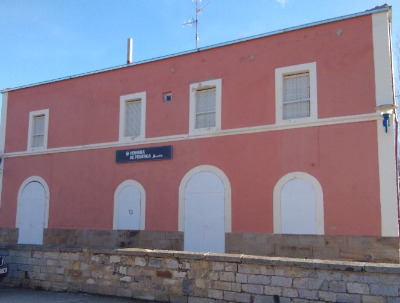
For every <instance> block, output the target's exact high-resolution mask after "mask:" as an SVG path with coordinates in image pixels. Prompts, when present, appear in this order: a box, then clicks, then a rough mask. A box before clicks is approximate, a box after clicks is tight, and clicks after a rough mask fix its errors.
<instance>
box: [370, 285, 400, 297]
mask: <svg viewBox="0 0 400 303" xmlns="http://www.w3.org/2000/svg"><path fill="white" fill-rule="evenodd" d="M370 288H371V294H372V295H378V296H388V297H398V296H399V286H398V285H384V284H373V285H371V286H370Z"/></svg>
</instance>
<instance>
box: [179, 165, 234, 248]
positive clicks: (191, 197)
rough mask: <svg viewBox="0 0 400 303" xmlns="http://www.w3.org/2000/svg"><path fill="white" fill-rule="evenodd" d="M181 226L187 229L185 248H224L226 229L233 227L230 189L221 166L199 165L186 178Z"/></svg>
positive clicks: (183, 229) (183, 187)
mask: <svg viewBox="0 0 400 303" xmlns="http://www.w3.org/2000/svg"><path fill="white" fill-rule="evenodd" d="M179 230H182V231H184V250H187V251H198V252H215V253H224V252H225V233H226V232H230V231H231V191H230V184H229V181H228V178H227V177H226V175H225V174H224V173H223V172H222V171H221V170H219V169H218V168H216V167H213V166H200V167H197V168H195V169H193V170H191V171H190V172H188V173H187V174H186V175H185V177H184V178H183V180H182V182H181V186H180V200H179Z"/></svg>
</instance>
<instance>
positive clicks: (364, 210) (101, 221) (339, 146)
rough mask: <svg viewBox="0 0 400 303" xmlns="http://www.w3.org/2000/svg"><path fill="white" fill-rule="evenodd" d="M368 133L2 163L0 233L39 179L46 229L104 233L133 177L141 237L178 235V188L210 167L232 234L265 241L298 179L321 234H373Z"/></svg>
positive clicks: (272, 135) (375, 199)
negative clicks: (288, 177) (312, 190)
mask: <svg viewBox="0 0 400 303" xmlns="http://www.w3.org/2000/svg"><path fill="white" fill-rule="evenodd" d="M375 132H376V122H364V123H354V124H351V125H335V126H323V127H311V128H305V129H293V130H290V131H273V132H267V133H258V134H245V135H237V136H228V137H219V138H210V139H202V140H190V141H179V142H174V143H173V144H172V145H173V159H172V160H163V161H155V162H141V163H124V164H117V163H115V160H114V159H115V149H114V148H108V149H103V150H89V151H80V152H68V153H58V154H49V155H41V156H29V157H21V158H10V159H6V161H5V170H4V176H5V178H4V180H5V183H4V191H3V196H2V198H3V205H2V208H1V210H0V226H15V217H14V216H9V214H10V213H12V214H15V210H16V198H17V196H16V194H17V192H18V188H19V185H20V184H21V183H22V182H23V181H24V180H25V179H26V178H28V177H29V176H32V175H39V176H41V177H42V178H44V179H45V180H46V182H47V183H48V185H49V187H50V190H51V192H50V216H49V218H50V219H49V227H50V228H112V218H113V207H114V206H113V205H114V192H115V190H116V188H117V187H118V185H119V184H120V183H122V182H123V181H124V180H127V179H134V180H136V181H137V182H139V183H140V184H141V185H142V186H143V187H144V189H145V191H146V198H147V209H146V229H151V230H177V228H178V226H177V222H178V193H179V184H180V182H181V180H182V178H183V177H184V175H185V174H186V173H187V172H188V171H189V170H190V169H192V168H194V167H196V166H198V165H203V164H208V165H214V166H217V167H218V168H220V169H221V170H222V171H224V172H225V174H226V175H227V176H228V178H229V181H230V183H231V187H232V222H233V226H232V231H233V232H264V233H272V232H273V215H272V214H273V209H272V205H273V201H272V193H273V190H274V186H275V184H276V183H277V182H278V180H279V179H280V178H281V177H282V176H284V175H285V174H287V173H289V172H293V171H302V172H307V173H309V174H311V175H313V176H314V177H316V178H317V179H318V180H319V182H320V184H321V186H322V189H323V194H324V207H325V233H326V234H357V235H376V236H378V235H379V231H380V211H379V210H380V205H379V190H378V188H377V185H376V184H378V174H377V171H378V167H377V164H376V163H377V148H376V142H375V140H374V138H376V134H375ZM360 134H363V135H360ZM374 135H375V137H374ZM366 150H368V152H366Z"/></svg>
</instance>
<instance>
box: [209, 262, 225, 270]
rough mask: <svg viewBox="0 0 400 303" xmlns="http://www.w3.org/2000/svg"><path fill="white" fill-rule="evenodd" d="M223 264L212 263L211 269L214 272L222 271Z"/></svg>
mask: <svg viewBox="0 0 400 303" xmlns="http://www.w3.org/2000/svg"><path fill="white" fill-rule="evenodd" d="M224 268H225V265H224V262H212V264H211V269H212V270H215V271H219V270H224Z"/></svg>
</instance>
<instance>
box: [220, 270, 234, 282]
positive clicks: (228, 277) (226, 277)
mask: <svg viewBox="0 0 400 303" xmlns="http://www.w3.org/2000/svg"><path fill="white" fill-rule="evenodd" d="M219 278H220V280H221V281H228V282H234V281H235V274H234V273H233V272H220V273H219Z"/></svg>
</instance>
